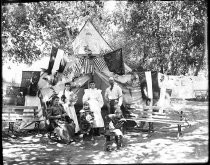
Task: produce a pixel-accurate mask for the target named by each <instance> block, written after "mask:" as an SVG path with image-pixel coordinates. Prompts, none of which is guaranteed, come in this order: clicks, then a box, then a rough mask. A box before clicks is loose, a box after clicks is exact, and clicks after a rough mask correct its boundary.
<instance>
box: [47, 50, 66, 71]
mask: <svg viewBox="0 0 210 165" xmlns="http://www.w3.org/2000/svg"><path fill="white" fill-rule="evenodd" d="M63 55H64V51H63V50H61V49H58V48H56V47H52V50H51V55H50V61H49V65H48V68H47V70H46V71H45V72H47V73H48V75H50V74H54V73H56V72H57V71H58V70H59V71H60V70H62V66H63V65H64V64H65V62H64V61H62V60H63Z"/></svg>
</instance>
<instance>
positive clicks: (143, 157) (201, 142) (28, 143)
mask: <svg viewBox="0 0 210 165" xmlns="http://www.w3.org/2000/svg"><path fill="white" fill-rule="evenodd" d="M185 112H186V114H187V116H188V118H189V120H190V123H191V127H190V128H188V127H184V128H182V130H183V133H184V134H183V136H181V137H180V139H179V140H178V139H177V127H173V126H171V127H166V125H161V124H159V125H154V127H155V130H156V131H155V132H154V133H153V134H152V136H151V137H148V136H147V132H142V131H127V132H126V134H125V135H124V146H123V148H122V149H121V150H118V151H112V152H105V151H104V142H105V139H104V137H103V136H100V137H96V139H95V140H94V141H83V142H82V141H79V142H74V143H72V144H70V145H66V144H60V143H57V142H55V141H51V140H50V139H48V137H47V135H46V134H31V135H27V136H26V135H25V136H19V137H15V136H13V137H12V136H8V135H6V134H4V133H3V132H2V133H3V136H2V141H3V142H2V145H3V164H5V165H7V164H20V165H21V164H27V165H30V164H31V165H32V164H33V165H34V164H40V165H42V164H43V165H47V164H133V163H198V162H199V163H200V162H201V163H203V162H207V161H208V155H209V154H208V144H209V136H208V133H209V132H208V103H207V102H192V101H188V102H187V103H186V109H185Z"/></svg>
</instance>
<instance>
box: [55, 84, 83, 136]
mask: <svg viewBox="0 0 210 165" xmlns="http://www.w3.org/2000/svg"><path fill="white" fill-rule="evenodd" d="M70 88H71V84H70V83H65V89H64V90H63V91H61V92H60V93H59V94H58V95H59V97H60V100H61V103H62V104H63V107H64V109H65V111H66V113H67V114H68V115H69V117H70V118H71V119H73V120H74V123H75V125H76V128H75V133H78V132H79V130H80V128H79V124H78V119H77V115H76V112H75V108H74V104H75V103H76V102H77V96H76V95H75V94H74V93H73V92H72V91H71V90H70Z"/></svg>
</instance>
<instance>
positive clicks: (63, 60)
mask: <svg viewBox="0 0 210 165" xmlns="http://www.w3.org/2000/svg"><path fill="white" fill-rule="evenodd" d="M66 64H67V61H66V59H65V58H63V59H62V60H61V62H60V66H59V68H58V70H57V72H58V73H63V71H64V69H65V67H66Z"/></svg>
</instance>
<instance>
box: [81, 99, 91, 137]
mask: <svg viewBox="0 0 210 165" xmlns="http://www.w3.org/2000/svg"><path fill="white" fill-rule="evenodd" d="M93 120H94V115H93V112H91V111H90V106H89V103H88V102H85V103H84V104H83V109H81V110H80V128H81V134H87V135H89V134H90V135H91V136H92V132H93Z"/></svg>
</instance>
